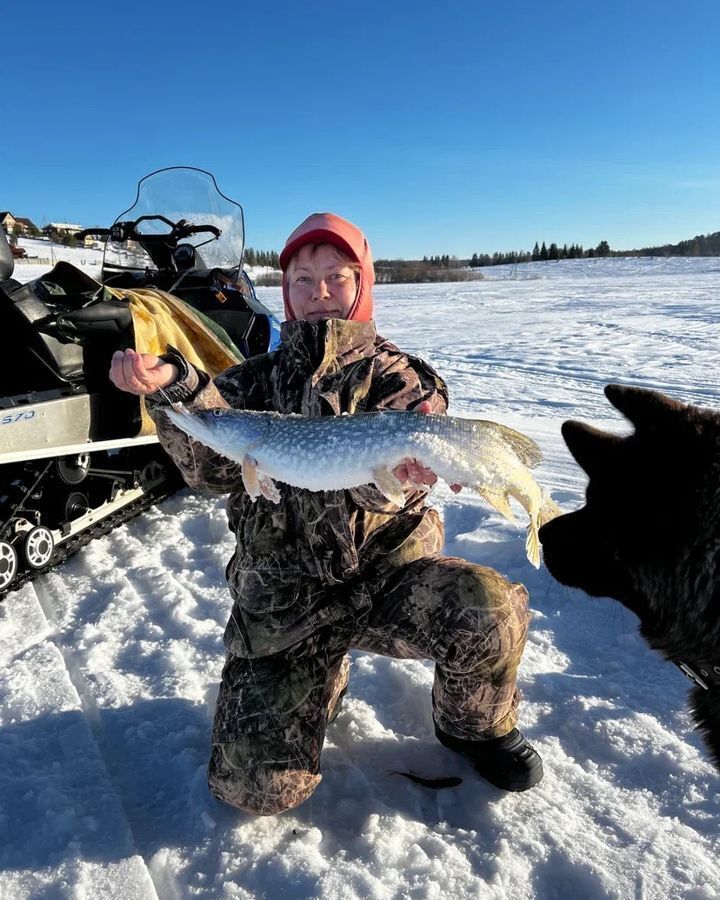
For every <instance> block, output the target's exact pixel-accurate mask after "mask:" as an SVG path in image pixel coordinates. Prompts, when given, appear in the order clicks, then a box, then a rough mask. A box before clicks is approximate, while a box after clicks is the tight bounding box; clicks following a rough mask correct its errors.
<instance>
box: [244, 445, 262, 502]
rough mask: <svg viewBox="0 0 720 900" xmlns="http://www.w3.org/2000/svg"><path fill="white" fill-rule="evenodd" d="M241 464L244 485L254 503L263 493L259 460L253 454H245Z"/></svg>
mask: <svg viewBox="0 0 720 900" xmlns="http://www.w3.org/2000/svg"><path fill="white" fill-rule="evenodd" d="M240 465H241V468H242V481H243V486H244V487H245V490H246V491H247V492H248V495H249V496H250V499H251V500H252V502H253V503H254V502H255V501H256V500H257V498H258V497H259V496H260V494H261V493H262V487H261V485H260V478H259V477H258V469H257V460H256V459H255V457H253V456H249V455H245V456H243V461H242V463H241V464H240ZM264 477H265V476H263V478H264Z"/></svg>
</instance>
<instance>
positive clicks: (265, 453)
mask: <svg viewBox="0 0 720 900" xmlns="http://www.w3.org/2000/svg"><path fill="white" fill-rule="evenodd" d="M166 412H167V415H168V417H169V418H170V421H171V422H172V423H173V424H174V425H175V426H177V427H178V428H180V429H181V430H182V431H184V432H185V433H186V434H188V435H189V436H190V437H191V438H193V439H194V440H196V441H200V442H201V443H203V444H205V445H206V446H208V447H210V448H211V449H212V450H215V451H216V452H217V453H220V454H221V455H222V456H224V457H226V458H227V459H230V460H233V461H234V462H237V463H239V464H240V466H241V467H242V479H243V483H244V485H245V489H246V490H247V492H248V494H249V495H250V496H251V497H252V498H253V499H255V498H257V497H259V496H263V497H265V498H266V499H268V500H270V501H272V502H273V503H277V502H279V500H280V492H279V491H278V489H277V487H276V486H275V484H274V482H273V479H276V480H277V481H282V482H285V483H286V484H291V485H294V486H295V487H300V488H307V489H308V490H311V491H338V490H346V489H347V488H352V487H358V486H359V485H362V484H370V483H372V484H374V485H375V486H376V487H377V489H378V490H379V491H380V492H381V493H382V494H383V495H384V496H385V497H387V499H388V500H390V501H392V502H393V503H395V504H397V505H398V506H403V505H404V503H405V495H404V494H403V485H402V483H401V482H400V481H399V480H398V479H397V478H396V477H395V476H394V475H393V473H392V470H393V469H394V468H395V467H396V466H398V465H399V464H400V463H401V462H402V461H403V460H404V459H406V458H408V457H414V458H416V459H418V460H420V461H421V462H422V464H423V465H425V466H429V467H430V468H431V469H432V470H433V471H434V472H435V473H436V474H437V475H438V476H439V477H440V478H442V479H444V480H445V481H447V482H448V483H449V484H461V485H463V486H464V487H468V488H470V489H471V490H473V491H476V492H477V493H478V494H480V496H481V497H484V498H485V500H486V501H487V502H488V503H490V505H491V506H493V507H494V508H495V509H497V510H499V512H501V513H502V514H503V515H504V516H506V517H507V518H508V519H510V520H511V521H513V522H514V521H515V518H514V516H513V513H512V511H511V509H510V503H509V498H510V497H514V498H515V499H516V500H518V501H519V502H520V503H521V504H522V506H524V507H525V509H526V510H527V512H528V514H529V516H530V525H529V527H528V536H527V541H526V544H525V547H526V550H527V555H528V559H529V560H530V562H532V563H533V565H535V566H539V565H540V544H539V541H538V528H539V527H540V525H542V524H543V523H544V522H546V521H549V520H550V519H551V518H554V516H555V515H558V514H559V512H560V510H559V508H558V507H557V506H556V505H555V504H554V503H553V502H552V501H551V500H549V499H548V498H547V497H546V495H545V494H544V492H543V490H542V489H541V488H540V486H539V485H538V484H537V482H536V481H535V479H534V478H533V476H532V474H531V473H530V471H529V468H532V467H533V466H537V465H538V464H539V463H540V462H541V460H542V454H541V452H540V448H539V447H538V446H537V444H536V443H535V442H534V441H532V440H531V439H530V438H528V437H526V436H525V435H524V434H520V433H519V432H517V431H513V430H512V429H511V428H507V427H506V426H505V425H500V424H498V423H497V422H487V421H483V420H480V419H459V418H456V417H454V416H440V415H433V414H429V415H426V414H424V413H415V412H395V411H384V412H370V413H356V414H355V415H342V416H323V417H319V418H308V417H306V416H300V415H295V414H291V415H282V414H280V413H274V412H246V411H242V410H234V409H209V410H202V411H201V412H190V411H188V410H186V409H185V408H184V407H182V405H180V404H175V405H174V406H173V408H171V409H167V410H166Z"/></svg>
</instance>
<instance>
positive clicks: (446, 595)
mask: <svg viewBox="0 0 720 900" xmlns="http://www.w3.org/2000/svg"><path fill="white" fill-rule="evenodd" d="M280 264H281V267H282V269H283V299H284V304H285V316H286V321H285V322H284V323H283V326H282V344H281V346H280V348H279V349H278V350H276V351H274V352H272V353H268V354H264V355H262V356H257V357H253V358H251V359H249V360H247V361H246V362H245V363H243V364H242V365H240V366H236V367H234V368H231V369H229V370H228V371H226V372H224V373H223V374H222V375H221V376H219V377H218V378H216V379H215V380H214V382H213V381H211V379H210V378H209V377H208V376H207V375H206V374H205V373H204V372H201V371H197V370H195V369H194V368H193V367H191V366H188V364H187V363H186V362H185V360H183V359H182V358H181V357H179V356H178V355H176V354H173V353H170V354H166V355H165V356H163V357H161V358H158V357H154V356H150V355H142V354H138V353H136V352H134V351H132V350H128V351H125V353H122V352H119V353H117V354H116V355H115V357H114V358H113V364H112V370H111V377H112V379H113V381H114V383H115V384H116V385H117V386H118V387H119V388H121V389H123V390H129V391H132V392H134V393H138V394H144V395H146V396H147V400H148V409H149V410H150V412H151V415H152V416H153V419H154V420H155V422H156V425H157V431H158V436H159V438H160V440H161V442H162V444H163V446H164V447H165V448H166V449H167V451H168V452H169V453H170V454H171V456H172V457H173V459H174V460H175V462H176V463H177V465H178V466H179V468H180V470H181V471H182V473H183V475H184V477H185V479H186V481H187V482H188V484H190V485H191V486H193V487H197V488H204V489H209V490H212V491H216V492H219V493H228V492H229V494H230V496H229V500H228V507H227V509H228V519H229V526H230V529H231V530H232V532H233V533H234V534H235V537H236V541H237V546H236V549H235V553H234V554H233V556H232V558H231V560H230V562H229V564H228V567H227V579H228V584H229V587H230V592H231V594H232V597H233V608H232V612H231V615H230V619H229V621H228V624H227V627H226V630H225V636H224V641H225V645H226V648H227V659H226V663H225V667H224V669H223V675H222V684H221V686H220V693H219V696H218V702H217V709H216V714H215V723H214V727H213V747H212V754H211V759H210V766H209V782H210V787H211V789H212V790H213V792H214V793H215V794H216V796H218V797H219V798H221V799H223V800H225V801H227V802H228V803H231V804H233V805H234V806H237V807H239V808H240V809H243V810H246V811H248V812H252V813H257V814H272V813H277V812H282V811H283V810H286V809H290V808H292V807H295V806H297V805H298V804H300V803H302V801H303V800H305V799H306V798H307V797H309V796H310V794H311V793H312V792H313V790H314V789H315V788H316V787H317V785H318V783H319V782H320V779H321V776H320V753H321V750H322V745H323V740H324V736H325V729H326V727H327V724H328V721H329V720H330V719H332V717H333V715H334V714H335V713H336V710H337V708H338V703H339V701H340V699H341V698H342V695H343V694H344V692H345V690H346V687H347V681H348V670H349V661H348V658H347V655H346V654H347V652H348V650H350V649H359V650H366V651H371V652H374V653H381V654H384V655H387V656H392V657H395V658H399V659H432V660H433V661H434V662H435V682H434V686H433V691H432V702H433V714H434V720H435V730H436V734H437V736H438V738H439V740H440V741H442V743H443V744H445V745H446V746H448V747H451V748H452V749H453V750H456V751H458V752H460V753H462V754H463V755H465V756H466V757H467V758H469V759H470V760H471V761H472V762H473V764H474V766H475V768H476V769H477V771H478V772H479V773H480V774H481V775H482V776H483V777H484V778H486V779H487V780H488V781H490V782H492V783H493V784H495V785H497V786H498V787H500V788H503V789H505V790H514V791H522V790H526V789H527V788H530V787H532V786H533V785H535V784H537V782H538V781H540V779H541V778H542V774H543V773H542V763H541V761H540V757H539V756H538V754H537V753H536V752H535V750H533V749H532V747H530V746H529V745H528V743H527V742H526V741H525V739H524V738H523V736H522V735H521V734H520V732H519V731H518V730H517V728H516V727H515V725H516V721H517V705H518V692H517V690H516V685H515V682H516V673H517V668H518V664H519V662H520V657H521V654H522V651H523V648H524V646H525V640H526V637H527V628H528V622H529V612H528V607H527V591H526V590H525V588H524V587H523V586H522V585H519V584H511V583H510V582H508V581H507V580H506V579H505V578H503V577H502V576H501V575H499V574H498V573H497V572H495V571H493V570H492V569H488V568H485V567H483V566H478V565H474V564H472V563H469V562H467V561H465V560H463V559H458V558H453V557H443V556H441V555H440V553H441V550H442V546H443V542H444V535H443V527H442V522H441V520H440V516H439V514H438V512H437V511H436V510H435V509H433V508H431V507H429V506H427V505H426V502H425V500H426V492H427V487H428V486H429V485H432V484H434V482H435V481H436V480H437V478H436V476H435V474H434V473H433V472H432V471H431V470H429V469H427V468H425V467H423V466H422V465H421V463H420V462H419V461H418V460H412V459H408V460H405V461H404V462H403V464H402V465H400V466H398V468H397V469H396V470H395V473H394V474H395V475H396V476H397V477H398V478H400V480H402V481H403V482H404V483H405V497H406V502H405V505H404V506H403V507H402V508H401V507H398V506H396V505H395V504H393V503H392V502H390V501H388V500H387V499H386V497H385V496H383V495H382V494H381V493H380V492H379V491H378V490H377V489H376V488H375V487H374V486H373V485H365V486H362V487H359V488H353V489H350V490H347V491H323V492H313V491H308V490H304V489H301V488H296V487H292V486H290V485H285V484H280V485H278V487H279V489H280V491H281V500H280V503H279V504H277V505H275V504H273V503H271V502H269V501H268V500H266V499H264V498H261V499H259V500H258V501H257V502H256V503H255V502H253V501H252V499H251V498H250V497H249V496H248V494H247V492H246V491H245V490H244V488H243V484H242V478H241V472H240V467H239V466H238V465H237V464H236V463H234V462H231V461H230V460H228V459H226V458H223V457H221V456H220V455H218V454H217V453H215V452H214V451H212V450H210V449H209V448H208V447H205V446H203V445H200V444H197V443H194V442H191V440H190V439H189V438H188V437H187V435H185V434H184V433H183V432H181V431H179V430H178V429H176V428H174V427H173V426H172V425H171V424H170V422H169V421H168V419H167V417H166V416H164V415H163V414H162V409H163V405H164V404H165V403H166V402H167V398H166V397H163V396H161V395H160V394H159V393H158V388H165V389H166V393H167V394H169V399H171V400H182V402H183V403H185V404H186V406H187V407H188V408H189V409H190V410H191V411H192V410H198V409H208V408H213V407H225V408H228V407H229V408H233V409H247V410H258V411H276V412H280V413H300V414H302V415H305V416H327V415H341V414H343V413H355V412H370V411H375V410H382V409H397V410H405V409H412V410H416V411H418V412H425V413H431V412H432V413H444V412H445V411H446V409H447V403H448V394H447V388H446V385H445V383H444V382H443V381H442V379H441V378H440V377H439V376H438V375H437V374H436V372H435V371H434V370H433V369H432V368H431V367H430V366H429V365H428V364H427V363H425V362H423V360H421V359H419V358H417V357H413V356H410V355H408V354H405V353H402V352H401V351H400V350H399V349H398V348H397V347H396V346H395V345H394V344H391V343H390V342H389V341H387V340H385V339H384V338H382V337H380V336H379V335H378V334H377V332H376V330H375V325H374V322H373V300H372V285H373V282H374V270H373V264H372V256H371V252H370V248H369V246H368V243H367V241H366V240H365V237H364V236H363V234H362V232H360V231H359V230H358V229H357V228H356V227H355V226H354V225H352V224H351V223H349V222H347V221H346V220H344V219H341V218H340V217H338V216H335V215H332V214H330V213H320V214H315V215H312V216H310V217H309V218H308V219H306V220H305V221H304V222H303V223H302V224H301V225H300V226H299V227H298V228H297V229H296V230H295V231H294V232H293V233H292V234H291V235H290V237H289V238H288V241H287V243H286V245H285V248H284V250H283V252H282V254H281V256H280ZM458 489H459V488H458Z"/></svg>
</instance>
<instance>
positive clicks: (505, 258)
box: [431, 241, 613, 269]
mask: <svg viewBox="0 0 720 900" xmlns="http://www.w3.org/2000/svg"><path fill="white" fill-rule="evenodd" d="M612 255H613V254H612V251H611V250H610V245H609V244H608V242H607V241H600V243H599V244H598V245H597V247H590V248H589V249H588V250H585V249H584V247H583V245H582V244H570V246H569V247H568V245H567V244H563V246H562V247H558V245H557V244H556V243H554V242H553V243H551V244H550V246H548V245H547V244H546V243H545V241H543V242H542V245H540V244H538V242H537V241H536V242H535V246H534V247H533V249H532V251H530V250H510V251H496V252H495V253H493V254H492V255H490V254H489V253H473V255H472V256H471V257H470V259H469V260H468V261H467V262H466V263H465V265H468V266H470V267H471V268H473V269H475V268H481V267H482V266H504V265H507V264H508V263H526V262H545V260H549V259H588V258H592V257H595V256H612ZM431 259H435V257H431Z"/></svg>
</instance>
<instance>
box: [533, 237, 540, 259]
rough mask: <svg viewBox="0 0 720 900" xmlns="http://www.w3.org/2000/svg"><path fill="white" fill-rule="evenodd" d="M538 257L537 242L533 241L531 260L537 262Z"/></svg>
mask: <svg viewBox="0 0 720 900" xmlns="http://www.w3.org/2000/svg"><path fill="white" fill-rule="evenodd" d="M539 259H540V248H539V247H538V242H537V241H535V246H534V247H533V252H532V261H533V262H537V261H538V260H539Z"/></svg>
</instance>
